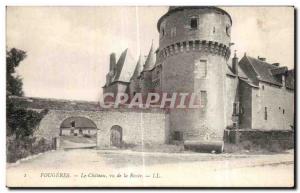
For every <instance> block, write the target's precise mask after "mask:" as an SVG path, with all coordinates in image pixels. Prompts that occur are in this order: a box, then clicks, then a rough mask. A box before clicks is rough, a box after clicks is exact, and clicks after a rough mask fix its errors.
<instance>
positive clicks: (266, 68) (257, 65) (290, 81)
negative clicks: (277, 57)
mask: <svg viewBox="0 0 300 193" xmlns="http://www.w3.org/2000/svg"><path fill="white" fill-rule="evenodd" d="M242 60H244V61H247V64H250V66H251V68H252V69H253V70H254V72H255V73H256V74H257V79H258V80H259V81H263V82H267V83H270V84H274V85H278V86H282V78H281V76H278V75H282V74H285V75H286V87H287V88H289V89H294V84H295V78H294V70H288V68H287V67H286V66H281V67H279V66H275V65H272V64H269V63H267V62H265V61H261V60H259V59H256V58H253V57H249V56H244V57H243V59H242ZM247 64H245V63H244V62H242V63H239V65H247ZM245 73H246V74H247V72H245Z"/></svg>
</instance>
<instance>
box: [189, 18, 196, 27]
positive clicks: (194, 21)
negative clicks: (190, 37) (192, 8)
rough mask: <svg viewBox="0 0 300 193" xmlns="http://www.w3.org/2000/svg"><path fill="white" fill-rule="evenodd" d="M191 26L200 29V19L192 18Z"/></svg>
mask: <svg viewBox="0 0 300 193" xmlns="http://www.w3.org/2000/svg"><path fill="white" fill-rule="evenodd" d="M190 26H191V29H198V19H197V18H191V21H190Z"/></svg>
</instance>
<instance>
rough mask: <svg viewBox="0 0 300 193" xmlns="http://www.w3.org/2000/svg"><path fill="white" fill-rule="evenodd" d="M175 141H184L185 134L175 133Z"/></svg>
mask: <svg viewBox="0 0 300 193" xmlns="http://www.w3.org/2000/svg"><path fill="white" fill-rule="evenodd" d="M173 139H174V140H176V141H182V140H183V133H182V132H180V131H174V136H173Z"/></svg>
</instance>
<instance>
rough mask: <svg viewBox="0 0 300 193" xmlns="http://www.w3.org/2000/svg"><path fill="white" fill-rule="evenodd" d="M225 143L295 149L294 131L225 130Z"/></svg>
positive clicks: (263, 147) (264, 147)
mask: <svg viewBox="0 0 300 193" xmlns="http://www.w3.org/2000/svg"><path fill="white" fill-rule="evenodd" d="M224 141H225V142H226V143H231V144H236V145H245V144H247V145H250V146H251V145H252V146H256V147H259V148H262V149H270V148H274V147H276V148H279V149H291V148H293V147H294V131H293V130H271V131H264V130H225V134H224Z"/></svg>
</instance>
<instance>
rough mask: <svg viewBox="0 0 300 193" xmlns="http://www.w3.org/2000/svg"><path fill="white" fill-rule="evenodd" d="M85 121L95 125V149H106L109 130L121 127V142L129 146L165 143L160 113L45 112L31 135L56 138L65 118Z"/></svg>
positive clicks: (108, 140) (108, 141)
mask: <svg viewBox="0 0 300 193" xmlns="http://www.w3.org/2000/svg"><path fill="white" fill-rule="evenodd" d="M74 116H80V117H86V118H88V119H91V120H92V121H93V122H94V123H95V124H96V125H97V129H98V132H97V146H98V147H100V148H101V147H109V146H110V129H111V127H112V126H114V125H119V126H120V127H122V132H123V142H124V143H130V144H140V143H142V141H143V142H144V143H158V144H163V143H165V142H166V139H167V128H166V127H167V123H166V122H168V115H167V114H165V113H164V112H162V111H160V110H145V111H143V110H129V109H127V110H122V109H121V110H104V111H64V110H49V112H48V114H47V115H46V116H45V117H44V118H43V119H42V121H41V123H40V125H39V128H38V130H37V131H36V133H35V135H37V136H42V137H45V138H53V137H57V136H59V131H60V129H59V128H60V125H61V123H62V122H63V120H65V119H66V118H68V117H74Z"/></svg>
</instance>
